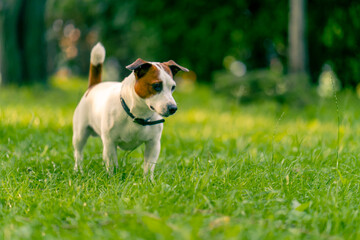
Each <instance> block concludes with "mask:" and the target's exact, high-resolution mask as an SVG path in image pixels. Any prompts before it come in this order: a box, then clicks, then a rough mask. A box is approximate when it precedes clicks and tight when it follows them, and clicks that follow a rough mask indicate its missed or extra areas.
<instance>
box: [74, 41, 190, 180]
mask: <svg viewBox="0 0 360 240" xmlns="http://www.w3.org/2000/svg"><path fill="white" fill-rule="evenodd" d="M104 60H105V48H104V47H103V46H102V45H101V44H100V43H98V44H96V45H95V46H94V47H93V49H92V50H91V57H90V73H89V87H88V90H87V91H86V92H85V94H84V96H83V97H82V98H81V100H80V103H79V104H78V106H77V107H76V109H75V112H74V118H73V146H74V150H75V151H74V156H75V167H74V170H75V171H77V170H78V169H80V171H82V166H81V165H82V159H83V154H82V151H83V148H84V146H85V144H86V141H87V139H88V137H89V136H90V135H92V136H100V138H101V140H102V143H103V159H104V162H105V166H106V170H107V171H108V172H109V173H111V172H112V171H113V168H114V165H115V167H116V168H118V161H117V154H116V149H117V146H119V147H120V148H121V149H123V150H133V149H135V148H137V147H138V146H139V145H141V144H142V143H145V153H144V175H147V174H148V171H149V168H150V179H151V180H153V179H154V169H155V164H156V162H157V159H158V157H159V153H160V138H161V133H162V130H163V122H164V121H165V120H164V119H163V118H162V117H168V116H170V115H172V114H174V113H175V112H176V110H177V106H176V102H175V100H174V98H173V96H172V93H173V91H174V90H175V85H176V84H175V81H174V80H173V76H174V75H175V74H176V73H177V72H178V71H180V70H181V71H185V72H188V71H189V70H188V69H187V68H184V67H182V66H180V65H178V64H177V63H175V62H174V61H172V60H170V61H168V62H163V63H159V62H147V61H144V60H142V59H140V58H138V59H137V60H136V61H135V62H134V63H132V64H130V65H129V66H127V67H126V68H127V69H129V70H131V71H133V72H132V73H131V74H130V75H129V76H128V77H127V78H125V79H124V80H123V81H122V82H101V72H102V65H103V62H104Z"/></svg>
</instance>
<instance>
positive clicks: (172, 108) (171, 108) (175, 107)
mask: <svg viewBox="0 0 360 240" xmlns="http://www.w3.org/2000/svg"><path fill="white" fill-rule="evenodd" d="M176 111H177V106H176V105H174V104H171V105H169V106H168V112H169V114H170V115H173V114H174V113H175V112H176Z"/></svg>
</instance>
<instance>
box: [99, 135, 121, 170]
mask: <svg viewBox="0 0 360 240" xmlns="http://www.w3.org/2000/svg"><path fill="white" fill-rule="evenodd" d="M102 142H103V160H104V162H105V166H106V171H107V172H108V173H109V174H112V173H113V171H114V163H115V166H116V167H117V166H118V164H117V162H118V161H117V155H116V145H115V143H114V141H112V140H111V139H110V138H108V137H102Z"/></svg>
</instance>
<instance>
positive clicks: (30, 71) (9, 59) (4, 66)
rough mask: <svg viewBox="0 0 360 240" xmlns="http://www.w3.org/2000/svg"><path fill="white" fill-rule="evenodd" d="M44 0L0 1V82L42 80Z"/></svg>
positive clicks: (43, 70) (43, 76)
mask: <svg viewBox="0 0 360 240" xmlns="http://www.w3.org/2000/svg"><path fill="white" fill-rule="evenodd" d="M44 10H45V0H31V1H28V0H5V1H2V2H1V3H0V49H1V51H0V59H1V60H0V64H1V66H0V71H1V75H2V82H1V84H27V83H35V82H38V83H45V82H46V76H47V73H46V54H45V51H46V45H45V23H44Z"/></svg>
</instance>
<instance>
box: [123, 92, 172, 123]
mask: <svg viewBox="0 0 360 240" xmlns="http://www.w3.org/2000/svg"><path fill="white" fill-rule="evenodd" d="M120 102H121V105H122V107H123V108H124V110H125V112H126V113H127V115H129V117H131V118H132V119H133V121H134V122H135V123H137V124H140V125H142V126H148V125H155V124H159V123H163V122H165V119H160V120H156V121H149V119H143V118H137V117H135V116H134V114H132V113H131V112H130V109H129V107H128V106H127V105H126V103H125V100H124V99H123V98H122V97H120Z"/></svg>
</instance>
